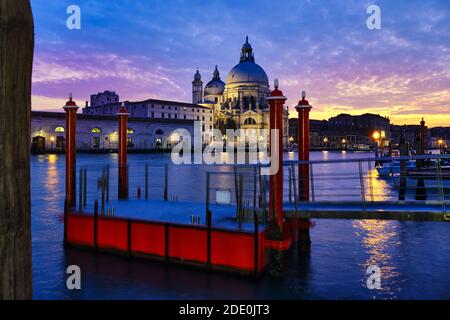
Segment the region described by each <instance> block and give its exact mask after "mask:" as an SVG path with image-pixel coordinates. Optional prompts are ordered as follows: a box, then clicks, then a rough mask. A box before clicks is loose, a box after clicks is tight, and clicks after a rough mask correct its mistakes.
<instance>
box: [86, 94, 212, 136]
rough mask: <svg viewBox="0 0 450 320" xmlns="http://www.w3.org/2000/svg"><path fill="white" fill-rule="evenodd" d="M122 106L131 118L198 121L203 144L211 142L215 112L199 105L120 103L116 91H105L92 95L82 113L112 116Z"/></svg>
mask: <svg viewBox="0 0 450 320" xmlns="http://www.w3.org/2000/svg"><path fill="white" fill-rule="evenodd" d="M122 105H123V106H124V107H125V109H126V110H127V112H128V113H129V114H130V118H142V119H169V120H194V121H198V122H199V123H198V125H199V126H201V128H202V139H203V143H204V144H205V143H208V142H209V141H211V137H212V134H211V130H212V129H213V124H214V114H213V110H211V109H210V108H208V107H205V106H202V105H198V104H193V103H185V102H178V101H167V100H157V99H147V100H144V101H124V102H120V100H119V96H118V95H117V94H116V93H115V92H114V91H104V92H99V93H97V94H94V95H91V103H90V105H89V103H88V102H86V106H85V107H84V108H83V109H82V111H83V115H96V116H110V115H115V114H117V113H118V112H119V109H120V108H121V106H122Z"/></svg>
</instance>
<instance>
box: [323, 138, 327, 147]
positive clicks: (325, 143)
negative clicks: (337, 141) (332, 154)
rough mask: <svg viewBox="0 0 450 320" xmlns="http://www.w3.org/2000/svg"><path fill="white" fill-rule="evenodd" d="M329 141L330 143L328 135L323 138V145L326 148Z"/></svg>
mask: <svg viewBox="0 0 450 320" xmlns="http://www.w3.org/2000/svg"><path fill="white" fill-rule="evenodd" d="M327 143H328V138H327V137H325V138H323V146H324V148H326V147H327Z"/></svg>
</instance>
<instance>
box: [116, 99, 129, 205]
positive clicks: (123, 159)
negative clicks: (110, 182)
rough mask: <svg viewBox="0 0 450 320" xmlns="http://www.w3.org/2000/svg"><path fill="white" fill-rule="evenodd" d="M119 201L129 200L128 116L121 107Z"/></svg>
mask: <svg viewBox="0 0 450 320" xmlns="http://www.w3.org/2000/svg"><path fill="white" fill-rule="evenodd" d="M117 115H118V116H119V199H127V198H128V172H127V171H128V168H127V147H128V116H129V113H128V112H127V109H125V107H121V108H120V110H119V113H118V114H117Z"/></svg>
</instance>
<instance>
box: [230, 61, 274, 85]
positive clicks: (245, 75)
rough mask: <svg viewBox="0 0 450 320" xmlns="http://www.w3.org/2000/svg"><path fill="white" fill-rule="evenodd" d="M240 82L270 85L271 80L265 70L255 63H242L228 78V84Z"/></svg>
mask: <svg viewBox="0 0 450 320" xmlns="http://www.w3.org/2000/svg"><path fill="white" fill-rule="evenodd" d="M240 82H256V83H264V84H267V85H268V84H269V79H268V78H267V74H266V72H265V71H264V69H263V68H261V67H260V66H259V65H258V64H256V63H254V62H250V61H249V62H240V63H239V64H237V65H236V66H235V67H234V68H233V69H231V71H230V73H229V74H228V76H227V84H231V83H240Z"/></svg>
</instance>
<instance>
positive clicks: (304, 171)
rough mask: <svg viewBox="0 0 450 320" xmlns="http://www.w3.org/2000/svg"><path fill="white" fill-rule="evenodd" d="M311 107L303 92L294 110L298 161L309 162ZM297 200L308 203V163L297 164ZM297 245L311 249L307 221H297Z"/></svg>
mask: <svg viewBox="0 0 450 320" xmlns="http://www.w3.org/2000/svg"><path fill="white" fill-rule="evenodd" d="M311 108H312V106H310V105H309V102H308V100H306V93H305V91H303V92H302V100H300V101H299V102H298V105H297V106H296V107H295V109H296V110H297V112H298V134H297V138H298V160H299V161H309V112H310V111H311ZM298 200H299V201H309V163H302V164H299V167H298ZM298 245H299V249H300V251H305V252H308V251H309V250H310V249H311V238H310V235H309V219H300V220H299V229H298Z"/></svg>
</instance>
